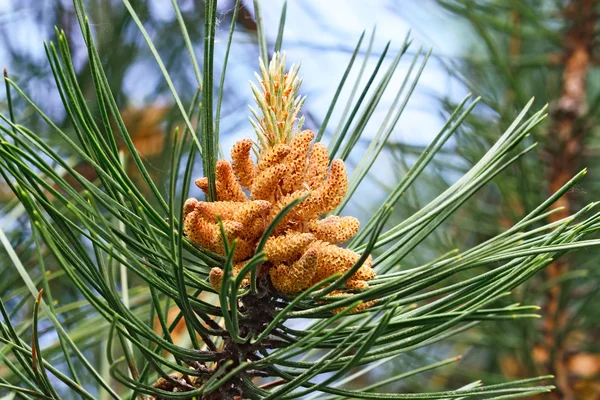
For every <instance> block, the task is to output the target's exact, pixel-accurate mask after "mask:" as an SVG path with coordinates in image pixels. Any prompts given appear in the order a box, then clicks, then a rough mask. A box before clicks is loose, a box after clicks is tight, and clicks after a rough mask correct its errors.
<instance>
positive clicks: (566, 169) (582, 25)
mask: <svg viewBox="0 0 600 400" xmlns="http://www.w3.org/2000/svg"><path fill="white" fill-rule="evenodd" d="M596 1H597V0H571V1H570V3H569V5H568V6H567V9H566V10H565V19H566V21H568V25H569V26H568V31H567V34H566V37H565V40H564V45H563V49H564V70H563V74H562V93H561V96H560V98H559V99H558V100H557V102H556V104H554V106H553V109H552V123H551V127H550V131H549V137H548V142H549V143H550V145H549V148H548V152H549V156H550V157H549V159H550V166H549V172H548V174H549V175H548V180H549V190H550V192H552V193H553V192H555V191H557V190H558V189H559V188H560V187H561V186H563V185H564V184H565V183H566V182H567V181H568V180H569V179H570V178H571V177H572V176H573V175H575V173H576V172H578V170H579V169H580V168H581V153H582V149H583V145H584V144H583V139H584V136H585V132H584V130H583V129H582V125H583V124H581V123H579V122H580V121H579V118H580V117H581V116H583V115H584V114H585V112H586V108H587V99H586V95H587V91H586V82H587V77H588V72H589V69H590V65H591V60H592V59H593V56H592V51H593V45H594V36H595V35H594V31H595V28H596V22H597V17H598V16H597V15H596V13H595V6H596ZM555 207H563V209H562V210H561V211H559V212H557V213H555V214H552V216H551V217H550V220H551V221H552V222H554V221H557V220H559V219H562V218H565V217H567V216H568V215H570V214H572V213H573V211H574V206H573V198H572V193H568V194H567V195H566V196H564V197H563V198H562V199H561V200H559V201H558V202H557V203H556V204H555ZM569 268H570V265H569V262H568V261H557V262H555V263H553V264H552V265H550V266H549V267H548V268H547V269H546V279H547V281H551V280H554V279H557V278H558V277H560V276H561V275H562V274H563V273H565V272H566V271H567V270H569ZM561 295H562V293H561V286H560V285H558V284H556V285H553V286H552V287H551V288H550V289H549V290H548V292H547V297H546V304H545V308H544V310H543V315H544V318H545V319H544V321H543V340H542V343H541V344H540V345H539V346H537V348H536V349H535V358H536V359H537V360H539V361H542V362H543V363H544V364H545V365H546V367H547V369H548V370H549V372H550V373H552V374H554V375H555V376H556V386H557V390H556V391H555V392H553V394H552V397H553V398H555V399H563V400H575V394H574V391H573V387H572V384H571V382H570V380H569V369H568V367H567V363H568V359H567V356H568V355H567V352H566V349H565V345H564V343H558V342H557V339H556V333H557V332H559V331H560V330H561V327H562V325H564V322H565V321H566V310H563V309H561V307H560V298H561Z"/></svg>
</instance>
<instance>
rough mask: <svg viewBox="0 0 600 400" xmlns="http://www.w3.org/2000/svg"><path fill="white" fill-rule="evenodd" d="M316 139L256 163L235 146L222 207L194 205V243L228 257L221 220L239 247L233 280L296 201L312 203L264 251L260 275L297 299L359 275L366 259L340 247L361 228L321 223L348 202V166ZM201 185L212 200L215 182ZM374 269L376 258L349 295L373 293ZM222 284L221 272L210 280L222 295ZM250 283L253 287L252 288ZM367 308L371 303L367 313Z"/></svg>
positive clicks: (349, 221) (349, 222)
mask: <svg viewBox="0 0 600 400" xmlns="http://www.w3.org/2000/svg"><path fill="white" fill-rule="evenodd" d="M313 139H314V133H313V132H312V131H310V130H305V131H302V132H300V133H298V134H296V135H295V136H294V137H292V138H291V142H290V143H289V144H285V143H279V144H276V145H274V146H272V147H270V148H268V149H265V150H263V151H262V152H261V153H260V155H259V156H258V160H257V162H256V163H254V161H253V159H252V155H251V150H252V141H251V140H248V139H246V140H241V141H239V142H237V143H235V145H234V146H233V149H232V151H231V164H230V163H229V162H228V161H226V160H220V161H218V162H217V166H216V189H217V190H216V191H217V199H216V200H217V201H213V202H203V201H198V200H196V199H194V198H190V199H188V200H187V201H186V203H185V205H184V230H185V234H186V235H187V237H188V238H189V239H190V241H192V242H193V243H195V244H197V245H199V246H201V247H203V248H206V249H209V250H211V251H213V252H215V253H218V254H221V255H224V253H225V246H224V243H223V235H222V234H221V228H220V226H219V223H218V218H220V219H221V221H222V224H223V227H224V230H225V235H226V237H227V240H228V242H229V243H233V241H234V240H235V241H236V242H237V246H236V248H235V252H234V254H233V261H234V268H233V273H234V274H237V273H238V272H239V271H240V270H241V269H242V267H243V266H244V265H245V263H246V261H247V260H248V259H250V258H251V257H252V256H253V255H254V252H255V250H256V246H257V244H258V242H259V241H260V239H261V237H262V235H263V233H264V232H265V229H266V228H267V227H268V225H269V223H270V222H271V221H273V219H274V218H275V216H276V215H277V214H278V213H279V212H280V211H281V210H282V209H283V208H284V207H285V206H286V205H288V204H289V203H290V202H292V201H293V200H294V199H296V198H298V197H301V196H304V195H308V197H307V198H306V199H304V200H303V201H301V202H300V203H299V204H297V205H296V206H295V207H294V208H293V209H292V210H291V211H290V212H289V213H288V214H287V215H286V216H285V217H284V218H283V219H282V220H281V222H280V223H279V224H278V225H277V227H276V229H275V231H274V232H273V234H272V235H271V236H270V237H269V239H268V240H267V242H266V245H265V247H264V252H265V255H266V259H267V261H266V262H265V263H264V264H263V266H261V268H259V272H260V273H262V274H268V275H269V277H270V279H271V282H272V284H273V287H274V288H275V289H276V290H277V291H279V292H280V293H283V294H287V295H293V294H296V293H299V292H301V291H303V290H305V289H307V288H309V287H310V286H312V285H314V284H315V283H318V282H319V281H321V280H323V279H325V278H327V277H329V276H331V275H333V274H336V273H340V272H341V273H345V272H347V271H348V270H349V269H351V268H352V267H353V266H354V265H355V263H356V262H357V261H358V260H359V258H360V255H359V254H357V253H355V252H353V251H351V250H348V249H346V248H343V247H340V246H339V244H341V243H344V242H345V241H347V240H348V239H350V238H351V237H352V236H354V235H355V234H356V233H357V232H358V229H359V222H358V220H357V219H356V218H354V217H339V216H328V217H325V218H322V219H321V218H320V217H321V216H322V215H323V214H326V213H328V212H329V211H331V210H333V209H335V208H336V207H337V206H338V205H339V204H340V202H341V201H342V198H343V197H344V195H345V194H346V190H347V188H348V177H347V174H346V167H345V165H344V162H343V161H342V160H334V161H332V162H331V163H330V162H329V155H328V153H327V148H326V147H325V145H324V144H323V143H320V142H319V143H315V144H312V141H313ZM311 144H312V145H311ZM196 185H197V186H198V187H200V188H201V189H202V190H204V192H205V193H206V192H208V180H207V178H200V179H198V180H197V181H196ZM244 189H246V191H247V192H246V191H245V190H244ZM247 193H249V195H248V194H247ZM371 265H372V259H371V257H370V256H369V257H368V258H367V260H366V261H365V263H364V264H363V265H362V266H361V267H360V269H358V271H357V272H356V273H355V274H354V275H352V276H351V277H350V278H349V279H348V280H347V281H346V282H345V285H346V288H347V289H352V290H356V289H364V288H367V287H368V283H367V281H369V280H371V279H373V278H374V277H375V271H374V270H373V269H372V268H371ZM222 277H223V271H222V270H221V269H220V268H213V269H212V271H211V272H210V276H209V280H210V283H211V285H212V286H213V288H214V289H215V290H218V289H219V288H220V285H221V280H222ZM247 283H248V282H247V280H245V281H244V284H247ZM346 293H347V292H345V291H334V292H333V293H332V294H333V295H338V296H339V295H344V294H346ZM367 306H369V304H367V303H364V304H363V305H362V307H361V308H365V307H367Z"/></svg>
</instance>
